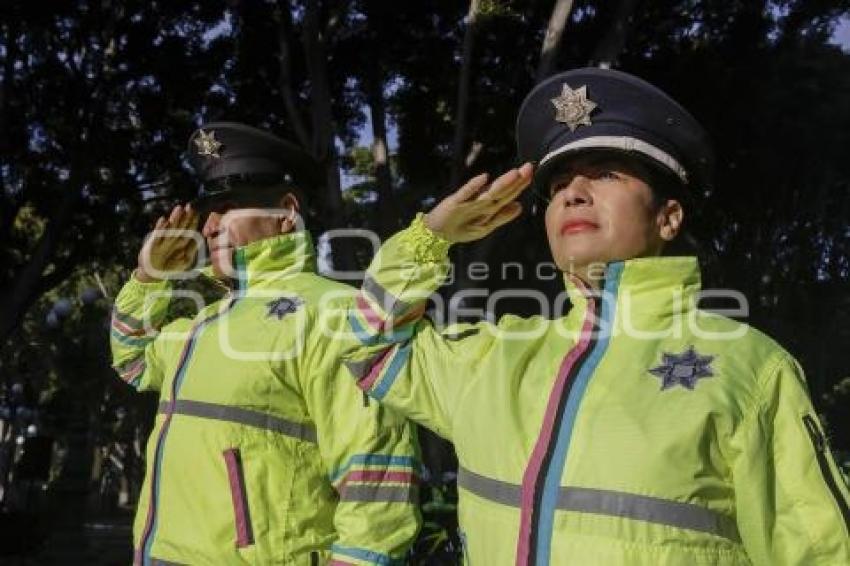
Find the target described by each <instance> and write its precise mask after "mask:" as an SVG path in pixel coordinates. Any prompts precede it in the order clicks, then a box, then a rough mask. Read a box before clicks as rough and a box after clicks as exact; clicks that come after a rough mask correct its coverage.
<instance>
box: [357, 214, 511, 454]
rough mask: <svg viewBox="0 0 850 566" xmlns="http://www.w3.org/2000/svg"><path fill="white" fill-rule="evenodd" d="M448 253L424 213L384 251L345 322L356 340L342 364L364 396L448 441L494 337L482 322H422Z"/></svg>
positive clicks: (438, 283) (445, 272)
mask: <svg viewBox="0 0 850 566" xmlns="http://www.w3.org/2000/svg"><path fill="white" fill-rule="evenodd" d="M448 247H449V243H448V242H446V241H445V240H443V239H441V238H440V237H438V236H437V235H435V234H434V233H433V232H431V231H430V230H429V229H428V228H427V227H426V226H425V223H424V221H423V219H422V215H421V214H420V215H419V216H417V218H416V219H415V220H414V221H413V223H412V224H411V226H410V227H409V228H407V229H406V230H403V231H402V232H399V233H398V234H396V235H395V236H393V237H392V238H390V239H389V240H388V241H387V242H386V243H385V244H384V245H383V246H382V247H381V249H380V250H379V252H378V254H377V256H376V257H375V259H374V260H373V261H372V264H371V265H370V266H369V269H368V271H367V274H366V278H365V279H364V282H363V287H362V289H361V291H360V294H359V295H358V296H357V300H356V306H355V307H352V309H351V312H350V314H349V316H348V320H349V328H350V330H351V331H352V332H353V334H354V336H355V338H356V340H354V341H352V343H353V345H354V348H353V349H352V350H351V351H349V352H347V353H346V354H345V356H344V359H345V365H346V367H347V369H348V370H349V373H350V374H351V375H352V376H353V377H354V378H355V380H356V382H357V385H358V387H360V388H361V389H362V390H363V391H366V392H367V393H368V394H369V395H370V396H372V397H373V398H375V399H377V400H378V401H380V402H381V403H382V404H385V405H387V406H389V407H391V408H393V409H395V410H397V411H399V412H400V413H401V414H403V415H404V416H406V417H408V418H410V419H413V420H414V421H416V422H418V423H420V424H422V425H423V426H426V427H428V428H430V429H431V430H433V431H435V432H436V433H437V434H439V435H441V436H443V437H445V438H447V439H451V433H452V421H453V416H454V413H455V407H456V406H457V405H458V401H459V400H460V399H461V398H462V396H463V394H464V392H465V391H466V389H467V386H468V384H469V383H470V382H471V381H472V380H473V379H474V377H475V374H476V368H477V367H478V365H479V363H480V360H481V359H483V358H484V357H485V356H486V355H487V352H488V350H489V349H490V348H491V347H492V346H493V343H494V339H493V338H494V335H495V333H494V326H493V325H491V324H489V323H486V322H482V323H478V324H474V325H471V324H459V325H454V326H450V327H448V328H446V329H445V330H443V331H438V330H437V329H436V328H434V326H433V324H431V322H430V321H428V320H427V319H423V314H424V312H425V307H426V303H427V300H428V298H429V297H430V296H431V294H432V293H433V292H434V291H435V290H436V289H437V288H438V287H439V286H440V285H441V283H442V282H443V280H444V279H445V276H446V274H447V273H448V265H449V263H448V258H447V256H448Z"/></svg>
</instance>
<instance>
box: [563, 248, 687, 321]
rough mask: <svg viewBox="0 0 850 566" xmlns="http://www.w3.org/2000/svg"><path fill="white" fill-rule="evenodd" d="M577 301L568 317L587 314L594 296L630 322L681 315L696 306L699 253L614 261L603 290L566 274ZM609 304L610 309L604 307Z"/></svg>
mask: <svg viewBox="0 0 850 566" xmlns="http://www.w3.org/2000/svg"><path fill="white" fill-rule="evenodd" d="M564 279H565V283H566V287H567V293H568V295H569V298H570V301H571V303H572V305H573V309H572V310H571V311H570V313H569V315H568V318H579V319H583V318H584V312H585V311H586V309H587V306H588V303H589V302H590V301H591V300H592V301H593V305H594V306H595V307H597V308H598V309H600V310H602V311H603V315H604V311H606V310H607V311H608V312H611V313H613V312H616V318H617V319H618V320H619V321H621V322H624V323H626V324H635V323H637V322H643V323H646V322H650V321H653V320H655V321H657V320H659V319H666V318H669V317H672V316H677V315H681V314H683V313H685V312H688V311H690V310H692V309H694V308H696V303H697V299H698V296H699V291H700V288H701V276H700V269H699V263H698V261H697V258H695V257H649V258H636V259H629V260H625V261H616V262H611V263H609V264H607V265H606V266H605V277H604V280H603V281H602V285H601V286H600V289H599V290H593V289H592V288H590V287H589V286H588V285H587V284H585V283H584V282H583V281H581V280H580V279H579V278H578V277H575V276H573V275H570V274H564ZM605 305H607V307H608V308H607V309H603V307H604V306H605Z"/></svg>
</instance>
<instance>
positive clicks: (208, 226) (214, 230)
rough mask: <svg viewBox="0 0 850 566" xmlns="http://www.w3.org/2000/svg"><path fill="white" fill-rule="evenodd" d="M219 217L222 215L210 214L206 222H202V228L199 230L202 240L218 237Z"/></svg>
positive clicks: (219, 230) (219, 229) (219, 228)
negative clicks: (202, 236)
mask: <svg viewBox="0 0 850 566" xmlns="http://www.w3.org/2000/svg"><path fill="white" fill-rule="evenodd" d="M221 217H222V215H221V214H220V213H218V212H210V215H209V216H208V217H207V221H206V222H204V228H203V230H201V233H202V234H203V235H204V238H208V239H209V238H215V237H216V236H218V234H219V232H221Z"/></svg>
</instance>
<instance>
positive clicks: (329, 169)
mask: <svg viewBox="0 0 850 566" xmlns="http://www.w3.org/2000/svg"><path fill="white" fill-rule="evenodd" d="M319 8H320V6H319V2H318V1H311V2H307V4H306V8H305V10H304V29H303V44H304V54H305V57H306V60H307V73H308V75H309V77H310V85H311V88H312V92H311V93H310V98H311V105H310V111H311V112H310V116H311V122H312V123H311V126H312V130H313V143H312V150H313V151H312V153H313V155H314V156H315V157H316V160H317V161H318V162H319V163H320V164H321V165H322V166H323V167H324V168H325V192H324V196H325V198H324V203H323V205H324V206H323V207H322V208H324V210H325V211H326V213H325V214H324V215H323V216H324V218H326V219H327V226H328V227H329V228H343V227H345V211H344V209H343V200H342V186H341V185H342V183H341V181H340V175H339V160H338V155H337V150H336V145H335V143H334V142H335V137H334V122H333V113H332V111H331V91H330V81H329V80H328V67H327V55H326V42H325V36H324V30H323V29H322V26H321V25H320V22H319ZM331 258H332V263H333V266H334V269H336V270H351V269H354V267H355V265H356V262H355V258H354V254H353V248H352V246H351V245H350V242H349V241H348V240H347V239H341V238H334V239H333V240H332V241H331Z"/></svg>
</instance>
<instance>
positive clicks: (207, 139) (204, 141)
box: [194, 130, 222, 158]
mask: <svg viewBox="0 0 850 566" xmlns="http://www.w3.org/2000/svg"><path fill="white" fill-rule="evenodd" d="M194 141H195V147H197V148H198V155H203V156H206V157H215V158H220V157H221V155H219V153H218V150H219V149H221V146H222V143H221V142H220V141H218V140H217V139H215V132H214V131H210V132H209V133H207V132H205V131H203V130H198V136H197V137H196V138H195V140H194Z"/></svg>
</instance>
